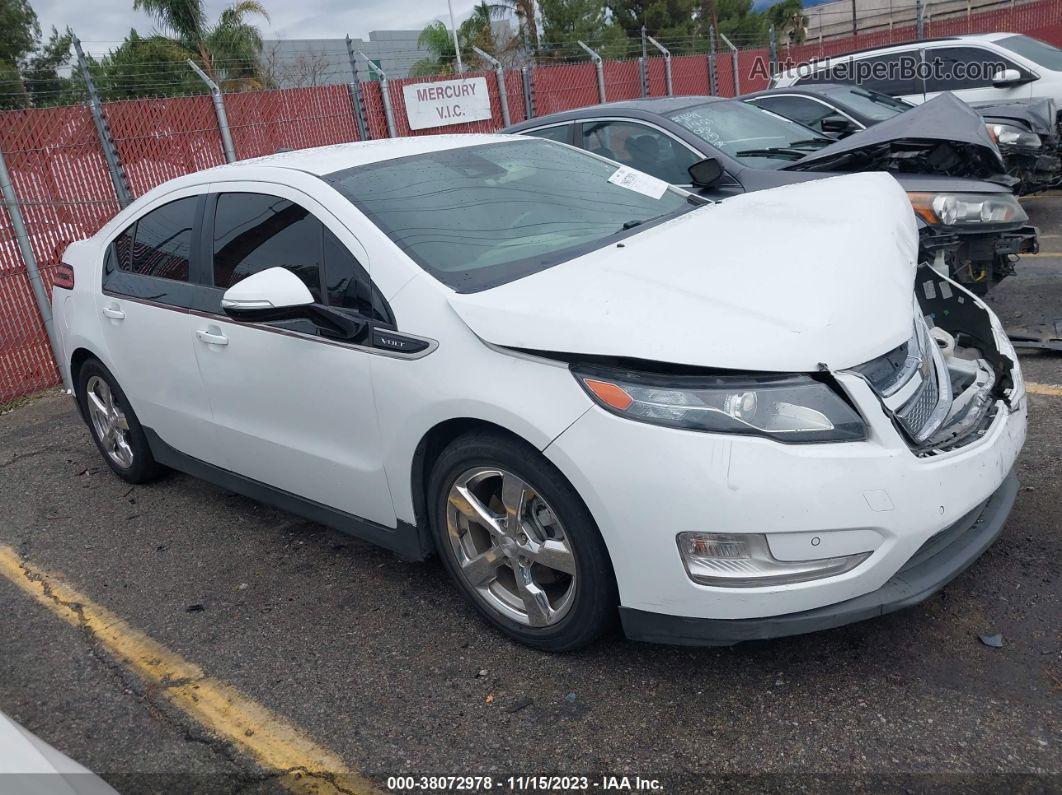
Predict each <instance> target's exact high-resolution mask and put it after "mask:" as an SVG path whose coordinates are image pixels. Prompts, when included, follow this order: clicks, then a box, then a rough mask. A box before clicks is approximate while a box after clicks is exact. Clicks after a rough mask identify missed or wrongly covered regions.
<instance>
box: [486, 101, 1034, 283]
mask: <svg viewBox="0 0 1062 795" xmlns="http://www.w3.org/2000/svg"><path fill="white" fill-rule="evenodd" d="M912 127H914V128H916V129H918V134H917V136H914V135H912V134H911V128H912ZM505 131H506V132H511V133H518V134H523V135H534V136H537V137H541V138H548V139H550V140H554V141H560V142H563V143H567V144H571V145H574V146H578V147H580V148H582V149H587V150H589V151H590V152H593V153H594V154H597V155H600V156H602V157H606V158H608V159H610V160H615V161H618V162H619V163H621V164H623V165H627V166H630V167H632V168H635V169H638V170H639V171H644V172H646V173H648V174H651V175H653V176H655V177H657V178H659V179H663V180H665V181H667V182H671V183H672V184H676V185H679V186H681V187H685V188H687V189H688V190H691V191H694V192H697V193H699V194H701V195H704V196H707V197H710V198H715V199H721V198H726V197H729V196H734V195H737V194H740V193H747V192H749V191H758V190H764V189H766V188H775V187H779V186H781V185H789V184H793V183H796V182H804V181H807V180H814V179H822V178H825V177H830V176H838V175H840V174H851V173H857V172H867V171H886V172H888V173H890V174H892V176H893V177H895V178H896V179H897V180H898V181H899V183H900V185H901V186H902V187H903V188H904V190H905V191H906V192H907V196H908V199H909V200H910V202H911V205H912V207H913V208H914V210H915V212H916V214H917V216H918V217H919V219H920V221H921V229H922V242H923V246H922V250H921V252H920V255H919V259H920V261H928V262H932V263H934V266H935V267H936V268H937V269H938V270H940V271H941V272H946V273H948V274H949V275H950V276H951V278H953V279H955V280H956V281H958V282H960V283H962V284H964V285H965V286H966V287H967V288H969V289H970V290H971V291H973V292H976V293H985V292H987V291H988V289H989V288H990V286H991V285H993V284H995V283H997V282H999V281H1000V280H1001V279H1003V278H1005V277H1006V276H1008V275H1009V274H1011V273H1013V272H1014V261H1015V260H1016V256H1017V255H1018V254H1020V253H1022V252H1035V251H1037V250H1038V240H1037V230H1036V228H1035V227H1032V226H1028V225H1027V223H1026V222H1027V221H1028V216H1027V215H1026V214H1025V211H1024V210H1023V209H1022V207H1021V205H1020V204H1019V203H1018V200H1017V198H1016V197H1015V195H1014V192H1013V186H1014V182H1015V181H1014V179H1013V178H1012V177H1008V176H1007V175H1006V174H1005V173H1004V172H1005V167H1004V165H1003V162H1002V160H1001V158H1000V154H999V150H998V149H997V148H996V145H995V143H994V142H993V141H992V139H991V138H990V137H989V134H988V131H987V129H986V128H985V125H984V123H983V121H982V120H981V119H980V117H979V116H977V114H976V113H974V112H973V111H972V110H970V108H969V106H967V105H965V104H964V103H962V102H960V101H959V100H957V99H955V98H954V97H952V96H950V95H943V96H941V97H938V98H936V99H934V100H932V101H930V102H927V103H925V104H924V105H922V106H920V107H919V108H917V109H915V110H912V111H910V112H908V113H905V114H903V115H902V116H901V117H897V118H894V119H891V120H889V121H885V122H882V123H881V124H878V125H875V126H874V127H871V128H870V129H867V130H864V131H862V132H860V133H858V134H856V135H851V136H849V137H848V138H846V139H844V140H843V141H834V140H833V139H831V138H829V137H827V136H825V135H823V134H822V133H818V132H816V131H814V130H812V129H810V128H808V127H805V126H803V125H801V124H797V123H796V122H793V121H790V120H789V119H786V118H783V117H781V116H778V115H776V114H775V113H772V112H770V111H767V110H765V109H763V108H758V107H756V106H754V105H750V104H748V103H745V102H742V101H741V100H734V99H721V98H719V97H708V96H685V97H661V98H653V99H642V100H631V101H626V102H611V103H606V104H602V105H595V106H592V107H587V108H579V109H577V110H570V111H565V112H563V113H555V114H552V115H549V116H542V117H539V118H535V119H531V120H529V121H526V122H523V123H521V124H515V125H512V126H511V127H509V128H507V129H506V130H505Z"/></svg>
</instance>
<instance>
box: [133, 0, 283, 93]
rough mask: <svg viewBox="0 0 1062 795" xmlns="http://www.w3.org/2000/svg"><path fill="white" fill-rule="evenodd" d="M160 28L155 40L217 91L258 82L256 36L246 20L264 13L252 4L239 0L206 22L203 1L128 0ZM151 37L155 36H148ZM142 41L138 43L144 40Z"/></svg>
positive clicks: (258, 41) (260, 80)
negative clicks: (188, 61) (176, 51)
mask: <svg viewBox="0 0 1062 795" xmlns="http://www.w3.org/2000/svg"><path fill="white" fill-rule="evenodd" d="M133 8H134V9H136V10H140V11H146V12H147V13H148V14H150V15H151V16H152V17H154V18H155V21H156V22H157V23H158V24H159V25H160V26H161V27H162V29H163V30H162V31H161V32H160V33H159V34H158V37H159V38H166V39H169V40H170V41H171V42H172V43H173V44H174V45H175V46H177V47H179V48H181V49H182V50H183V51H185V53H186V54H187V55H186V57H190V58H192V59H193V60H195V61H197V62H198V63H199V65H200V66H201V67H202V69H203V71H204V72H206V73H207V74H208V75H210V77H211V78H212V79H213V80H214V81H215V82H216V83H218V84H219V85H221V86H222V87H223V88H229V89H234V88H237V89H238V88H257V87H261V85H262V84H263V82H264V81H263V78H262V67H261V60H260V57H261V54H262V34H261V33H260V32H259V30H258V28H256V27H255V26H254V25H252V24H251V23H250V22H249V21H248V18H249V17H254V16H259V17H262V18H264V19H265V20H266V21H268V20H269V14H268V13H266V10H265V8H264V7H263V6H262V4H261V3H259V2H257V0H240V2H237V3H235V4H233V5H231V6H229V7H228V8H226V9H225V10H223V11H222V12H221V14H220V15H219V17H218V19H217V21H216V22H214V23H213V24H210V21H209V20H208V18H207V13H206V8H205V4H204V0H133ZM148 38H155V37H148ZM146 40H147V39H143V41H146Z"/></svg>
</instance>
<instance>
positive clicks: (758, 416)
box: [572, 367, 866, 442]
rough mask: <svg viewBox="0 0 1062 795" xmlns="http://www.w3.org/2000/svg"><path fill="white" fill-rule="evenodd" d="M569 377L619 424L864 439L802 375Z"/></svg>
mask: <svg viewBox="0 0 1062 795" xmlns="http://www.w3.org/2000/svg"><path fill="white" fill-rule="evenodd" d="M572 371H573V374H574V375H575V377H576V379H577V380H578V381H579V383H580V385H582V387H583V389H585V390H586V393H587V394H588V395H590V397H591V398H593V400H594V401H595V402H596V403H597V404H599V405H600V406H602V407H603V408H605V409H607V410H608V411H610V412H612V413H613V414H617V415H619V416H621V417H627V418H628V419H632V420H639V421H640V422H648V423H651V424H653V425H666V426H668V427H670V428H683V429H686V430H691V431H709V432H712V433H739V434H745V435H750V436H767V437H770V438H772V439H777V440H778V441H780V442H847V441H854V440H860V439H864V438H865V436H866V430H865V428H864V426H863V420H862V419H861V418H860V416H859V414H858V413H857V412H856V410H855V409H854V408H852V406H851V405H849V404H848V402H847V401H846V400H845V399H844V398H843V397H842V396H841V395H840V394H838V393H837V392H835V391H834V389H833V388H831V386H830V385H829V384H827V383H824V382H822V381H817V380H815V379H814V378H812V377H811V376H807V375H725V376H722V375H720V376H671V375H656V374H650V373H636V372H630V371H622V372H618V371H614V370H605V369H597V368H591V367H573V369H572Z"/></svg>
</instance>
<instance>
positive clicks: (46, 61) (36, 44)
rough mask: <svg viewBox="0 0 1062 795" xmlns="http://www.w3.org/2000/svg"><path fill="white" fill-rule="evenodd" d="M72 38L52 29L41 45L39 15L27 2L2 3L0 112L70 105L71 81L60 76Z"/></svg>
mask: <svg viewBox="0 0 1062 795" xmlns="http://www.w3.org/2000/svg"><path fill="white" fill-rule="evenodd" d="M72 38H73V36H72V34H71V33H70V31H69V30H67V31H66V32H65V33H59V31H57V30H56V29H55V28H52V31H51V35H50V36H49V37H48V40H47V41H45V42H43V43H42V42H41V26H40V22H38V20H37V14H36V13H35V12H34V10H33V8H32V7H31V6H30V4H29V3H28V2H27V0H0V108H5V109H10V108H25V107H29V106H31V105H43V104H56V103H58V102H62V101H69V99H70V97H69V96H67V95H68V94H69V92H70V90H71V89H72V84H71V81H70V80H69V79H67V78H63V77H60V76H59V67H60V66H62V65H63V64H65V63H66V61H68V60H69V58H70V43H71V40H72Z"/></svg>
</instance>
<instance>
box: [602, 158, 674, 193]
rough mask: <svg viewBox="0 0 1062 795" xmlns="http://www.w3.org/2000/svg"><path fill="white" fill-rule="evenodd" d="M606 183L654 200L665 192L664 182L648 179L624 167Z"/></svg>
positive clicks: (665, 184) (646, 176) (617, 170)
mask: <svg viewBox="0 0 1062 795" xmlns="http://www.w3.org/2000/svg"><path fill="white" fill-rule="evenodd" d="M608 181H609V182H611V183H612V184H613V185H619V186H620V187H621V188H626V189H627V190H633V191H636V192H637V193H641V194H644V195H646V196H651V197H652V198H654V199H659V198H660V197H661V196H663V195H664V192H665V191H666V190H667V183H666V182H664V180H662V179H657V178H656V177H650V176H649V175H648V174H644V173H642V172H641V171H635V170H634V169H633V168H627V167H626V166H620V167H619V168H617V169H616V172H615V173H614V174H613V175H612V176H611V177H609V178H608Z"/></svg>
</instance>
